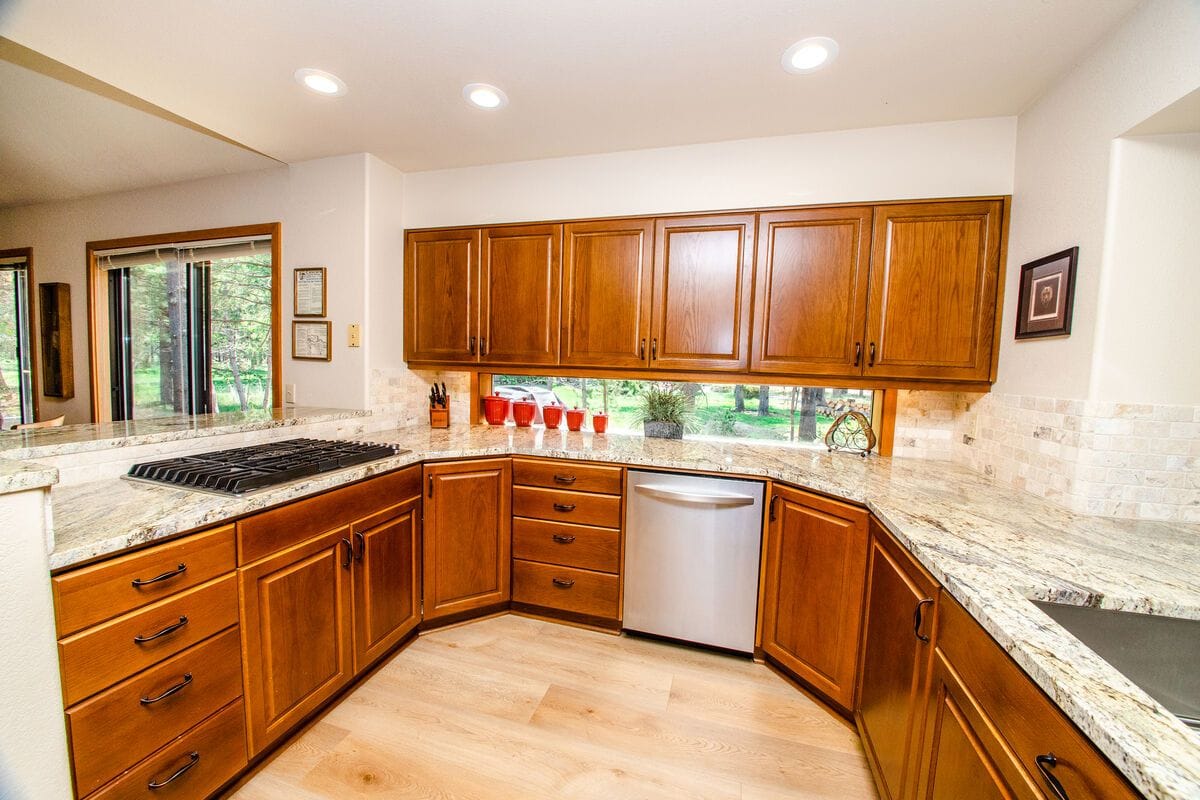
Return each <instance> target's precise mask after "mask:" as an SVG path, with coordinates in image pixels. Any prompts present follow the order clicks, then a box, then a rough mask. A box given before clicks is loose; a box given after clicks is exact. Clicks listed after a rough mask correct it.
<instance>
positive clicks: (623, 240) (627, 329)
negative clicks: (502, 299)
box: [562, 219, 654, 367]
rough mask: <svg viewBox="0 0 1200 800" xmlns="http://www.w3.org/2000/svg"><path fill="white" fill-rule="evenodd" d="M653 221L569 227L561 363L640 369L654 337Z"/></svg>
mask: <svg viewBox="0 0 1200 800" xmlns="http://www.w3.org/2000/svg"><path fill="white" fill-rule="evenodd" d="M653 245H654V220H651V219H621V220H611V221H602V222H575V223H570V224H568V225H567V226H566V230H565V234H564V247H565V249H566V256H565V260H564V266H563V284H564V287H563V309H562V315H563V320H562V363H563V364H570V365H572V366H597V367H642V366H645V364H646V358H647V354H648V349H647V348H648V347H649V344H650V342H649V339H650V332H649V329H650V286H651V278H652V274H651V270H652V262H651V259H652V258H653V253H654V249H653Z"/></svg>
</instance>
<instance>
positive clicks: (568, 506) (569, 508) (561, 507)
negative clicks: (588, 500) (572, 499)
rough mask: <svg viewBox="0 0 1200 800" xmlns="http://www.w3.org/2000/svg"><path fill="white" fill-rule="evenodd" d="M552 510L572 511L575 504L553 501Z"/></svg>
mask: <svg viewBox="0 0 1200 800" xmlns="http://www.w3.org/2000/svg"><path fill="white" fill-rule="evenodd" d="M554 510H555V511H574V510H575V504H574V503H555V504H554Z"/></svg>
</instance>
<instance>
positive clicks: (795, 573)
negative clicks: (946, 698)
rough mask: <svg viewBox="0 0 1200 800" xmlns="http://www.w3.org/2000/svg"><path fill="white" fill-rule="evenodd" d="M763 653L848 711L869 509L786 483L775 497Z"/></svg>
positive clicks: (764, 617)
mask: <svg viewBox="0 0 1200 800" xmlns="http://www.w3.org/2000/svg"><path fill="white" fill-rule="evenodd" d="M770 515H771V524H770V527H769V528H768V530H767V574H766V583H765V587H764V590H765V594H764V599H763V645H762V646H763V650H765V651H766V653H767V655H769V656H771V657H772V658H774V659H775V660H776V661H778V662H779V663H780V664H782V665H783V666H784V667H786V668H787V669H788V670H790V671H791V672H792V673H794V674H795V675H796V677H798V678H800V679H801V680H803V681H805V682H806V683H808V684H809V685H810V686H812V687H813V688H814V689H816V690H817V691H819V692H821V693H822V694H824V695H825V696H826V697H828V698H830V699H831V700H833V701H834V702H836V703H838V704H839V705H841V706H842V708H843V709H846V710H849V709H850V708H851V706H852V702H853V699H854V671H855V668H856V666H857V661H858V633H859V623H860V621H861V617H862V601H863V584H864V583H865V581H866V568H867V516H868V515H867V512H866V511H864V510H862V509H859V508H853V507H851V506H847V505H843V504H841V503H835V502H833V501H831V500H825V499H824V498H821V497H817V496H815V495H811V494H808V493H806V492H800V491H796V490H795V489H789V488H787V487H783V486H777V487H775V489H774V492H773V496H772V498H771V509H770Z"/></svg>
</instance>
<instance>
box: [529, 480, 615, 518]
mask: <svg viewBox="0 0 1200 800" xmlns="http://www.w3.org/2000/svg"><path fill="white" fill-rule="evenodd" d="M512 513H513V516H515V517H529V518H531V519H548V520H551V521H553V522H570V523H573V524H575V525H599V526H601V527H604V528H619V527H621V498H620V497H613V496H610V495H606V494H585V493H584V492H564V491H559V490H557V489H535V488H533V487H530V486H514V487H513V495H512Z"/></svg>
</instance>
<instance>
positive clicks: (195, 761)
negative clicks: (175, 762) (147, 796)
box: [146, 750, 200, 791]
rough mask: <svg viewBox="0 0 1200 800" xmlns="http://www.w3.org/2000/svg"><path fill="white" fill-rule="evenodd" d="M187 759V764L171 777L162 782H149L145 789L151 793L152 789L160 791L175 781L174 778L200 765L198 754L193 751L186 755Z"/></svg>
mask: <svg viewBox="0 0 1200 800" xmlns="http://www.w3.org/2000/svg"><path fill="white" fill-rule="evenodd" d="M188 758H189V759H191V760H190V761H188V763H186V764H184V765H183V766H182V767H180V768H179V769H177V770H175V772H174V773H172V774H171V777H169V778H167V779H166V780H163V781H150V782H149V783H147V784H146V788H147V789H150V790H151V791H153V790H154V789H161V788H163V787H164V786H166V785H167V784H169V783H170V782H171V781H173V780H175V779H176V778H181V777H183V773H185V772H187V771H188V770H189V769H191V768H192V767H194V766H196V765H197V764H199V763H200V753H199V752H197V751H195V750H193V751H192V752H190V753H188Z"/></svg>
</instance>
